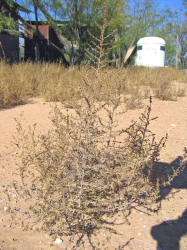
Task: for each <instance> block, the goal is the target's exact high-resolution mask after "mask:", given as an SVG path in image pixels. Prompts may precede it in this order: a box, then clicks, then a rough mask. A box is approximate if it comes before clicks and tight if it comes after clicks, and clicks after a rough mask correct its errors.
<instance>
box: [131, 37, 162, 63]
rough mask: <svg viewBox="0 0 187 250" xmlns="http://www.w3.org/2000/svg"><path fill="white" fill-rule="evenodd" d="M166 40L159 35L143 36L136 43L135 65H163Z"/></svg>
mask: <svg viewBox="0 0 187 250" xmlns="http://www.w3.org/2000/svg"><path fill="white" fill-rule="evenodd" d="M165 46H166V42H165V41H164V39H162V38H160V37H154V36H150V37H143V38H141V39H140V40H139V41H138V43H137V56H136V60H135V65H137V66H147V67H164V61H165Z"/></svg>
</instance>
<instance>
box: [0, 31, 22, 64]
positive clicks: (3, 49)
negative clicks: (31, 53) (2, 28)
mask: <svg viewBox="0 0 187 250" xmlns="http://www.w3.org/2000/svg"><path fill="white" fill-rule="evenodd" d="M0 59H4V60H7V61H8V62H10V63H12V62H15V61H18V60H19V38H18V37H15V36H12V35H9V34H6V33H0Z"/></svg>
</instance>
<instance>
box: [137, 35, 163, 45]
mask: <svg viewBox="0 0 187 250" xmlns="http://www.w3.org/2000/svg"><path fill="white" fill-rule="evenodd" d="M151 43H152V44H153V43H158V44H166V42H165V40H164V39H163V38H161V37H156V36H147V37H142V38H140V39H139V40H138V42H137V44H151Z"/></svg>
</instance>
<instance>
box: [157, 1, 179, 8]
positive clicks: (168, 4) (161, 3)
mask: <svg viewBox="0 0 187 250" xmlns="http://www.w3.org/2000/svg"><path fill="white" fill-rule="evenodd" d="M155 2H157V3H158V5H159V8H161V9H163V8H167V7H168V8H170V9H171V10H172V11H175V10H178V9H180V8H182V2H183V1H182V0H156V1H155Z"/></svg>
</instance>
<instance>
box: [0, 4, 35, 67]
mask: <svg viewBox="0 0 187 250" xmlns="http://www.w3.org/2000/svg"><path fill="white" fill-rule="evenodd" d="M19 11H23V12H27V13H29V12H30V11H29V10H27V9H25V8H24V7H22V6H20V5H19V4H17V3H16V2H14V1H12V3H11V4H9V3H8V2H7V1H6V0H0V12H1V13H2V14H3V15H4V16H7V17H11V18H13V19H14V21H15V24H16V26H17V30H18V12H19ZM0 59H4V60H6V61H8V62H10V63H12V62H15V61H18V60H19V37H18V36H15V35H11V34H10V33H9V30H8V27H6V25H4V27H3V30H2V32H0Z"/></svg>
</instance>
